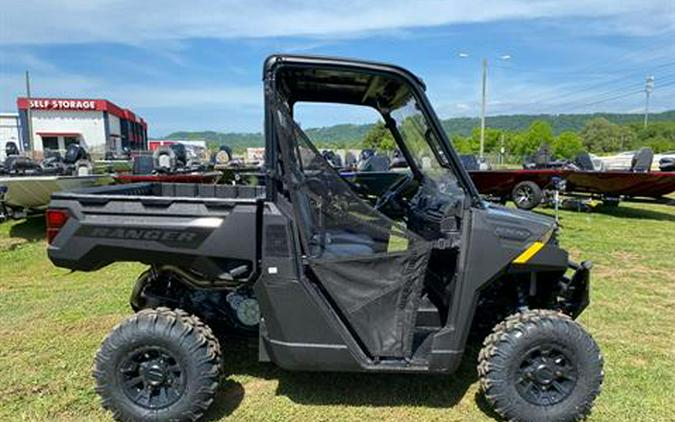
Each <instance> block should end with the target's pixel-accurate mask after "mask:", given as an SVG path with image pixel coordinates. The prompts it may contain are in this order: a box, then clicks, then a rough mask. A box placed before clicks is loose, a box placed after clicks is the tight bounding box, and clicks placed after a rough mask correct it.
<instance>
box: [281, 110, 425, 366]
mask: <svg viewBox="0 0 675 422" xmlns="http://www.w3.org/2000/svg"><path fill="white" fill-rule="evenodd" d="M274 130H275V131H276V135H277V138H278V142H279V145H280V147H281V154H282V162H283V169H282V170H283V173H284V174H283V178H284V184H285V185H286V187H287V189H288V192H289V196H290V199H291V202H292V203H293V209H294V214H295V219H296V226H297V228H298V231H299V235H300V239H301V243H302V247H303V254H304V256H305V257H306V263H307V274H306V275H307V276H308V278H310V279H311V280H313V281H314V282H315V283H316V284H317V285H318V286H319V287H320V290H322V291H323V292H324V293H325V294H326V295H327V296H329V299H330V300H329V302H331V303H333V304H334V306H335V308H336V309H335V310H336V311H337V313H338V314H339V315H341V317H342V319H343V321H344V322H345V323H346V324H347V325H348V326H349V327H350V328H351V330H352V333H354V334H355V336H356V337H357V339H358V341H360V343H361V344H362V345H363V346H364V348H365V349H366V351H367V352H368V353H369V354H370V355H371V356H374V357H393V358H400V357H407V356H410V354H411V348H412V338H413V334H414V333H413V329H414V323H415V316H416V312H417V308H418V305H419V300H420V295H421V289H422V285H423V282H424V276H425V271H426V266H427V262H428V259H429V256H430V252H431V244H430V243H429V242H427V241H425V240H424V239H422V238H421V237H420V236H418V235H416V234H414V233H412V232H410V231H409V230H407V228H405V227H404V226H403V225H401V224H399V223H397V222H395V221H393V220H391V219H389V218H388V217H386V216H385V215H384V214H382V213H380V212H378V211H376V210H375V209H373V207H372V206H371V205H370V204H369V203H367V202H365V201H363V200H362V199H361V198H360V197H359V196H358V195H356V194H355V193H354V192H353V191H352V189H351V188H350V186H349V185H348V184H347V183H346V182H345V181H344V180H343V179H342V178H341V177H340V175H339V174H338V173H337V172H336V171H335V169H334V168H333V167H332V166H331V165H330V164H329V163H328V162H327V161H326V160H325V159H324V158H323V156H322V155H321V154H320V153H319V151H318V150H317V149H316V148H315V147H314V146H313V145H312V143H311V142H310V141H309V139H308V138H307V137H306V135H305V134H304V132H303V131H302V130H301V129H300V127H299V126H298V125H297V124H296V123H295V122H294V121H293V119H292V117H291V113H290V110H289V109H288V107H287V106H286V104H285V103H281V102H278V103H276V107H275V110H274Z"/></svg>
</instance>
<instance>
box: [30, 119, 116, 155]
mask: <svg viewBox="0 0 675 422" xmlns="http://www.w3.org/2000/svg"><path fill="white" fill-rule="evenodd" d="M31 113H32V115H33V119H32V120H33V124H32V128H31V129H32V130H33V139H34V141H35V146H34V148H35V150H38V151H43V148H42V138H41V137H40V136H39V135H38V133H40V132H53V133H64V132H68V133H79V134H80V139H81V140H82V141H83V144H84V146H85V147H86V148H87V149H88V150H89V151H90V152H104V151H105V146H106V139H105V122H104V121H103V112H101V111H64V110H32V112H31Z"/></svg>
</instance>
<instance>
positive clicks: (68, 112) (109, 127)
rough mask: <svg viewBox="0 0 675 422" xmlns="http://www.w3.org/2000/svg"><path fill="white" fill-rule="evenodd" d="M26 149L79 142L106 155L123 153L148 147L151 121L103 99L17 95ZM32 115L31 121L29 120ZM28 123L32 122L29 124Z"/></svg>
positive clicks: (48, 147) (97, 152)
mask: <svg viewBox="0 0 675 422" xmlns="http://www.w3.org/2000/svg"><path fill="white" fill-rule="evenodd" d="M17 107H18V109H19V121H20V127H21V133H20V135H21V144H22V147H23V149H25V150H28V149H30V145H29V143H30V137H29V130H30V131H31V132H32V134H33V138H32V139H33V150H34V151H36V152H38V153H40V152H44V151H45V150H60V151H63V150H65V149H66V148H67V147H68V145H69V144H71V143H79V144H80V145H83V146H84V147H86V148H87V149H88V150H89V152H91V153H94V154H96V155H100V156H103V155H105V154H106V153H113V154H115V155H118V154H122V153H123V152H124V150H125V149H129V150H132V151H138V150H146V149H147V146H148V141H147V139H148V136H147V134H148V125H147V123H146V122H145V120H143V119H142V118H141V117H140V116H138V115H136V114H135V113H134V112H132V111H131V110H128V109H125V108H122V107H119V106H117V105H116V104H114V103H112V102H111V101H108V100H103V99H82V98H80V99H73V98H31V99H30V101H29V100H28V99H27V98H25V97H20V98H17ZM29 116H30V122H28V119H29ZM28 123H29V124H28Z"/></svg>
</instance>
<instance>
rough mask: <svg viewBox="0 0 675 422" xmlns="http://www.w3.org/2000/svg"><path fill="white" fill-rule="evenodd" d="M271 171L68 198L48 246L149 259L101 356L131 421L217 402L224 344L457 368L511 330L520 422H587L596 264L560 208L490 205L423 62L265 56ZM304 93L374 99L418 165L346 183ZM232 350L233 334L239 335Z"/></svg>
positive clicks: (306, 361)
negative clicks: (420, 69) (584, 318)
mask: <svg viewBox="0 0 675 422" xmlns="http://www.w3.org/2000/svg"><path fill="white" fill-rule="evenodd" d="M263 80H264V89H265V137H266V156H265V160H266V166H265V180H264V183H261V184H260V185H258V186H230V185H220V186H214V185H190V184H181V185H173V184H163V183H154V184H132V185H123V186H110V187H103V188H94V189H88V190H82V191H79V192H76V193H57V194H54V196H53V200H52V202H51V205H50V209H49V210H48V212H47V225H48V239H49V242H50V246H49V251H48V252H49V257H50V259H51V260H52V261H53V262H54V264H56V265H57V266H60V267H65V268H70V269H73V270H80V271H93V270H97V269H99V268H101V267H103V266H106V265H108V264H110V263H112V262H116V261H138V262H142V263H145V264H147V265H148V266H149V269H148V270H147V271H146V272H144V273H143V274H142V275H141V276H140V277H139V279H138V281H137V283H136V286H135V288H134V291H133V294H132V297H131V306H132V308H133V309H134V310H135V311H137V313H136V314H135V315H133V316H132V317H131V318H129V319H128V320H126V321H124V322H122V323H121V324H120V325H118V326H116V327H115V328H114V329H113V331H112V332H111V333H110V335H109V336H108V337H107V338H106V339H105V341H104V342H103V345H102V346H101V348H100V350H99V352H98V354H97V356H96V360H95V366H94V377H95V379H96V391H97V392H98V394H99V395H100V396H101V398H102V403H103V406H104V407H105V408H107V409H110V410H111V411H112V412H113V414H114V416H115V417H116V418H117V419H120V420H151V419H152V420H195V419H198V418H199V417H201V416H202V415H203V413H204V411H205V410H206V409H207V408H208V407H209V405H210V404H211V402H212V401H213V400H214V394H215V392H216V389H217V388H218V382H219V376H220V374H221V370H222V368H221V362H220V355H221V353H222V352H221V344H220V343H219V340H218V339H217V338H216V336H214V334H213V331H212V330H211V328H210V327H216V326H228V327H230V328H235V329H238V330H243V331H248V332H250V333H252V334H253V335H257V336H258V337H259V359H260V361H264V362H267V361H271V362H273V363H275V364H277V365H279V366H280V367H282V368H286V369H289V370H303V371H360V372H379V373H384V372H386V373H400V372H405V373H417V374H420V373H422V374H432V373H452V372H453V371H455V370H456V369H457V367H458V365H459V363H460V361H461V360H462V358H463V356H464V354H465V345H466V343H467V339H468V337H469V333H470V332H471V331H473V332H481V330H482V329H483V327H486V326H489V327H494V328H493V329H492V333H491V334H489V335H488V336H487V337H486V338H485V341H484V343H483V346H484V347H483V349H482V351H481V352H480V356H479V362H478V373H479V377H480V384H481V387H482V390H483V392H484V394H485V397H486V398H487V400H488V401H489V402H490V403H491V404H492V405H493V406H494V408H495V410H496V411H497V412H498V413H499V414H500V415H502V416H503V417H504V418H506V419H509V420H523V421H525V420H527V421H573V420H579V419H582V418H584V417H585V416H586V415H587V414H588V413H589V412H590V409H591V406H592V403H593V400H594V399H595V397H596V396H597V394H598V393H599V391H600V385H601V382H602V377H603V372H602V366H603V361H602V356H601V353H600V350H599V349H598V346H597V345H596V343H595V342H594V341H593V339H592V338H591V337H590V335H589V334H588V333H587V332H586V331H585V330H584V329H583V328H582V327H581V326H580V325H579V324H578V323H576V322H574V320H573V319H574V318H576V317H577V316H578V315H579V314H580V313H581V312H582V311H583V310H584V309H585V308H586V306H587V305H588V300H589V270H590V268H591V264H590V263H589V262H583V263H581V264H574V263H572V262H570V261H568V255H567V252H566V251H565V250H563V249H561V248H560V247H559V246H558V241H557V239H556V227H555V224H554V221H553V220H552V219H550V218H547V217H544V216H540V215H537V214H533V213H530V212H526V211H519V210H514V209H507V208H504V207H501V206H497V205H493V204H490V203H487V202H485V201H483V200H481V197H480V196H479V194H478V192H477V191H476V188H475V187H474V185H473V183H472V182H471V179H470V178H469V176H468V174H467V172H466V171H465V170H464V169H463V167H462V165H461V163H460V160H459V159H458V156H457V154H456V153H455V151H454V150H453V148H452V145H451V143H450V142H449V140H448V138H447V136H446V134H445V133H444V131H443V130H442V128H441V125H440V122H439V120H438V118H437V116H436V115H435V113H434V111H433V109H432V108H431V106H430V104H429V101H428V100H427V97H426V96H425V93H424V91H425V86H424V84H423V82H422V81H421V80H420V79H419V78H417V77H416V76H415V75H413V74H412V73H410V72H408V71H407V70H405V69H402V68H399V67H396V66H390V65H385V64H379V63H371V62H361V61H353V60H343V59H332V58H318V57H304V56H302V57H300V56H286V55H276V56H272V57H269V58H268V59H267V61H266V62H265V65H264V75H263ZM301 102H323V103H339V104H347V105H353V106H361V107H371V108H373V109H375V110H376V111H377V112H379V114H380V115H381V118H382V119H383V120H384V122H385V124H386V127H387V128H388V129H389V131H390V132H391V135H392V136H393V138H394V139H395V141H396V143H397V147H398V149H399V150H400V151H401V153H402V156H403V157H404V158H405V160H406V161H407V163H408V167H409V172H408V173H407V174H406V176H405V177H402V178H397V179H396V181H395V182H394V183H393V184H392V185H391V186H389V187H388V189H386V190H385V191H384V192H380V193H379V194H378V195H368V194H364V192H363V191H359V192H358V193H357V190H355V186H353V185H352V184H350V182H349V181H347V180H345V179H343V178H342V177H340V175H339V173H337V172H336V171H335V169H334V168H333V167H332V166H331V165H330V164H329V163H327V162H326V160H325V159H324V158H323V157H322V155H321V154H320V153H319V151H317V149H316V148H315V147H314V145H313V144H312V143H311V142H310V140H309V139H308V138H307V137H306V136H305V134H304V133H303V131H302V130H301V128H300V127H299V125H298V124H296V123H295V121H294V120H293V110H294V106H295V105H296V104H298V103H301ZM222 346H223V347H226V344H222Z"/></svg>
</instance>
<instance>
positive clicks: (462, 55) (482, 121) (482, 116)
mask: <svg viewBox="0 0 675 422" xmlns="http://www.w3.org/2000/svg"><path fill="white" fill-rule="evenodd" d="M458 56H459V57H460V58H462V59H466V58H469V57H470V55H469V53H464V52H460V53H459V54H458ZM499 60H511V55H510V54H502V55H501V56H499ZM482 63H483V66H482V67H483V77H482V83H481V88H482V89H481V103H480V152H479V154H478V157H479V158H480V159H481V161H483V160H484V159H485V156H484V155H485V107H486V102H487V66H488V60H487V58H485V57H483V60H482Z"/></svg>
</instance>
